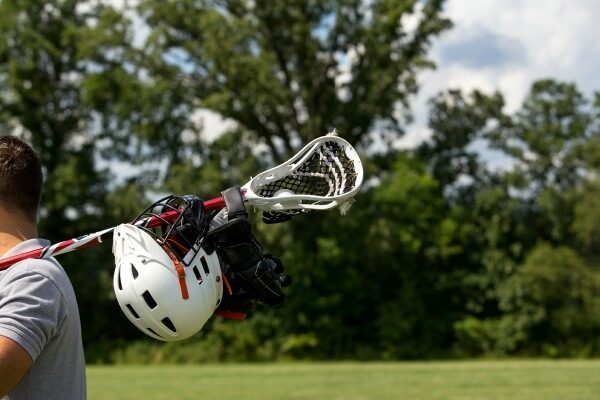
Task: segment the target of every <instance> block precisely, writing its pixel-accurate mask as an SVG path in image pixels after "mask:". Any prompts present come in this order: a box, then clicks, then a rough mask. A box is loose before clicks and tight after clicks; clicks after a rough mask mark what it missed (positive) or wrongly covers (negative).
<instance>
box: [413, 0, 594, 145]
mask: <svg viewBox="0 0 600 400" xmlns="http://www.w3.org/2000/svg"><path fill="white" fill-rule="evenodd" d="M445 14H446V15H447V16H448V17H449V18H450V19H451V20H452V21H453V23H454V27H453V28H452V29H451V30H450V31H448V32H446V33H445V34H443V35H442V36H441V37H440V38H438V39H436V40H435V42H434V46H433V48H432V49H431V53H430V56H431V57H432V58H433V59H434V61H436V63H437V65H438V68H437V70H435V71H428V72H425V73H423V74H422V75H421V76H420V82H421V83H422V89H421V91H420V93H419V95H418V96H417V97H416V98H415V99H414V102H413V111H414V112H415V123H414V124H412V125H411V126H409V127H408V128H407V132H408V134H407V137H412V138H413V139H414V138H415V137H420V138H422V137H423V136H424V135H423V132H427V130H426V128H425V126H426V124H427V111H428V108H429V107H428V105H427V100H428V99H429V98H431V97H432V96H434V95H435V94H436V93H438V92H439V91H441V90H445V89H448V88H461V89H465V90H472V89H475V88H477V89H481V90H483V91H486V92H491V91H494V90H499V91H500V92H502V94H503V95H504V97H505V100H506V103H507V107H506V111H508V112H512V111H515V110H516V109H518V108H519V107H520V105H521V102H522V101H523V99H524V97H525V95H526V94H527V92H528V90H529V86H530V85H531V83H532V82H533V81H535V80H536V79H541V78H547V77H551V78H555V79H559V80H564V81H571V82H575V83H576V84H577V85H578V87H579V89H580V90H581V91H582V92H583V93H584V94H586V95H588V96H589V95H590V94H591V93H593V92H594V91H595V90H600V73H599V72H598V71H600V40H598V39H597V36H598V33H600V29H599V28H598V27H597V25H598V21H600V2H599V1H597V0H575V1H568V0H546V1H544V2H540V1H535V0H524V1H520V0H487V1H472V0H450V1H449V2H448V3H447V5H446V10H445ZM461 46H463V47H462V48H461ZM514 47H518V49H513V48H514ZM515 51H516V53H515ZM484 57H487V58H484ZM490 60H492V61H493V62H490ZM407 141H408V142H411V143H414V140H408V139H402V141H401V142H405V143H406V142H407ZM414 144H415V145H416V144H417V143H414Z"/></svg>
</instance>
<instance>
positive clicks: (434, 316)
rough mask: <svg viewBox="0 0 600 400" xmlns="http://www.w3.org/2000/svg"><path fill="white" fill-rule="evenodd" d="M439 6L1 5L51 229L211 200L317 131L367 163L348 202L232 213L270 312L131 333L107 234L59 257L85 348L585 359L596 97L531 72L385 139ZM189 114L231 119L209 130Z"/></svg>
mask: <svg viewBox="0 0 600 400" xmlns="http://www.w3.org/2000/svg"><path fill="white" fill-rule="evenodd" d="M441 9H442V2H441V1H409V0H407V1H398V0H395V1H386V0H378V1H373V2H369V3H364V2H363V1H360V0H335V1H334V0H327V1H325V0H323V1H298V2H268V1H266V0H265V1H262V0H257V1H253V2H247V1H244V0H226V1H214V2H213V1H193V0H183V1H178V2H174V3H170V2H164V1H158V0H142V1H140V2H139V4H138V5H137V6H136V8H135V9H127V10H116V9H114V8H112V7H110V6H108V5H105V4H104V3H96V2H83V1H75V0H71V1H52V2H38V1H13V0H4V1H2V2H0V15H2V16H3V17H2V18H1V19H0V129H1V130H2V132H3V133H12V134H18V135H21V136H24V137H25V138H26V139H27V140H29V141H30V142H31V143H33V145H34V146H35V148H36V149H37V150H38V151H39V152H40V154H41V156H42V159H43V162H44V166H45V174H46V188H45V193H44V199H43V202H44V208H43V210H42V214H41V216H40V217H41V218H40V222H41V224H40V232H41V233H42V235H43V236H45V237H48V238H49V239H51V240H53V241H56V240H61V239H64V238H68V237H73V236H77V235H80V234H83V233H87V232H92V231H95V230H98V229H101V228H103V227H106V226H111V225H114V224H117V223H119V222H123V221H127V220H130V219H132V218H133V217H134V216H135V215H136V214H137V213H138V212H139V211H141V209H143V208H144V207H145V206H146V205H147V203H148V202H149V201H150V199H152V198H155V197H156V196H158V195H159V194H160V193H177V194H187V193H195V194H199V195H201V196H203V197H206V198H210V197H213V196H214V195H216V194H218V193H219V191H220V190H222V189H224V188H226V187H228V186H230V185H233V184H241V183H244V182H245V181H247V179H248V177H249V176H252V175H253V174H256V172H258V171H260V170H262V169H264V168H266V167H268V166H272V165H273V164H275V163H278V162H280V161H282V160H285V159H286V158H287V157H289V155H290V154H293V153H294V152H295V151H296V150H297V149H298V148H299V147H301V145H302V144H303V143H306V142H307V141H309V140H311V139H312V138H314V137H316V136H319V135H322V134H324V133H326V132H327V131H328V130H330V129H331V128H333V127H336V128H337V129H338V131H339V132H340V134H341V135H342V136H344V137H345V138H347V139H348V140H349V141H351V142H352V143H353V144H354V145H356V147H357V148H358V149H359V150H360V152H361V154H362V156H363V161H364V163H365V167H366V173H367V176H366V183H365V185H364V188H363V191H362V192H361V193H360V195H359V196H358V197H357V202H356V204H355V205H354V206H353V208H352V209H351V211H350V213H349V214H348V215H347V216H344V217H341V216H340V215H339V214H338V213H335V212H329V213H313V214H311V215H309V216H299V217H296V218H294V219H293V220H292V221H291V222H289V223H285V224H281V225H269V226H267V225H264V224H262V223H261V222H260V219H259V216H258V215H255V216H254V217H255V219H256V223H255V224H254V226H255V228H256V230H257V232H258V234H259V236H260V238H261V241H262V242H263V243H264V246H265V248H266V249H268V250H269V251H271V252H273V253H275V254H278V255H280V256H281V257H282V258H283V260H284V262H285V265H286V266H287V269H288V270H289V272H290V274H291V275H292V276H293V278H294V283H293V285H292V286H291V287H290V288H289V290H288V291H287V293H288V300H287V302H286V304H285V305H284V306H283V307H280V308H275V309H266V308H259V309H257V310H256V311H255V312H254V313H253V314H252V315H251V317H250V318H249V319H248V320H246V321H244V322H233V321H226V320H222V319H214V320H213V321H211V323H210V324H209V325H208V326H207V327H206V328H205V329H203V331H202V332H200V333H199V334H198V335H197V336H196V337H194V338H193V339H191V340H189V341H186V342H183V343H174V344H167V345H164V344H158V343H155V342H152V341H151V340H150V339H143V338H141V335H142V334H141V333H140V332H139V331H137V330H136V329H135V328H134V327H133V326H131V324H130V323H129V322H128V321H127V319H126V318H124V316H122V315H121V311H120V309H119V307H118V305H117V303H116V300H115V299H114V295H113V293H112V271H113V260H112V256H111V254H110V246H108V245H106V246H104V247H101V248H94V249H89V250H86V251H82V252H78V253H76V254H72V255H67V256H64V257H63V258H61V262H62V263H63V265H65V267H66V268H67V270H68V272H69V275H70V277H71V279H72V281H73V283H74V286H75V289H76V292H77V295H78V300H79V306H80V312H81V316H82V324H83V331H84V341H85V346H86V354H87V359H88V361H90V362H132V361H135V362H200V361H207V360H272V359H286V358H315V359H349V358H353V359H406V358H408V359H413V358H440V357H463V356H480V355H532V356H539V355H543V356H552V357H554V356H597V355H599V353H600V339H598V338H600V335H599V334H600V275H599V273H598V267H597V264H598V259H599V258H598V255H599V254H598V253H599V252H600V249H599V247H598V244H599V241H600V239H599V238H600V236H599V234H600V208H599V207H597V205H596V204H597V198H598V195H600V181H598V171H599V168H600V156H599V155H600V134H599V127H600V119H599V115H600V113H599V112H600V100H599V99H600V94H596V95H595V97H594V98H591V99H590V98H586V97H584V96H583V95H582V94H581V93H580V92H579V91H578V89H577V88H576V87H575V86H574V85H572V84H569V83H563V82H556V81H553V80H542V81H538V82H536V83H535V84H533V86H532V87H531V89H530V92H529V94H528V96H527V98H526V99H525V101H524V103H523V104H522V106H521V108H520V109H519V110H518V111H516V112H514V113H506V112H505V107H504V101H503V98H502V95H501V94H500V93H494V94H484V93H480V92H477V91H475V92H473V93H461V92H458V91H449V92H447V93H441V94H439V95H438V96H437V97H435V98H434V99H432V101H431V110H430V117H429V127H430V129H431V131H432V137H431V139H430V140H428V141H427V142H426V143H425V144H423V145H421V146H419V147H418V148H416V149H413V150H404V151H401V150H397V149H395V148H394V146H393V144H394V142H395V141H396V140H397V139H398V138H399V137H401V135H402V134H403V132H404V129H406V126H407V121H409V120H410V110H409V108H408V99H409V98H410V96H411V95H413V94H414V93H416V92H417V90H418V83H417V76H418V73H419V71H421V70H423V69H424V68H430V67H432V66H433V64H432V63H431V61H430V60H429V59H428V58H427V51H428V49H429V45H430V42H431V40H433V39H434V38H435V37H436V36H438V35H439V34H441V33H442V32H443V31H445V30H446V29H449V28H450V26H451V24H450V22H449V21H448V20H447V19H445V18H444V16H443V14H442V13H441ZM415 21H416V22H415ZM197 110H210V111H214V112H217V113H219V114H220V115H222V116H224V117H226V118H228V120H229V121H230V122H231V123H229V124H228V125H227V126H228V128H227V130H226V131H225V132H224V133H223V134H222V135H220V136H219V137H217V138H216V139H215V138H213V137H212V136H211V135H210V134H209V135H207V132H205V131H204V129H203V126H202V121H201V116H202V115H203V114H201V113H198V111H197ZM109 165H112V166H113V169H112V170H111V169H109V168H108V166H109ZM115 165H117V166H122V168H120V169H119V168H117V169H118V170H116V171H115V168H116V167H114V166H115Z"/></svg>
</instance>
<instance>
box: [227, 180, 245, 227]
mask: <svg viewBox="0 0 600 400" xmlns="http://www.w3.org/2000/svg"><path fill="white" fill-rule="evenodd" d="M222 194H223V199H224V200H225V206H226V207H227V220H228V221H231V220H234V219H237V218H240V219H248V213H247V212H246V207H245V206H244V198H243V197H242V192H241V190H240V188H239V186H233V187H230V188H229V189H227V190H225V191H224V192H222Z"/></svg>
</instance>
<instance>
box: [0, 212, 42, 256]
mask: <svg viewBox="0 0 600 400" xmlns="http://www.w3.org/2000/svg"><path fill="white" fill-rule="evenodd" d="M35 237H37V225H36V223H35V222H32V221H29V220H28V219H27V218H25V217H24V216H22V215H21V214H20V213H19V212H15V211H8V210H4V209H2V208H0V257H2V256H3V255H4V254H5V253H6V252H7V251H9V250H10V249H12V248H13V247H15V246H16V245H18V244H19V243H21V242H24V241H25V240H29V239H33V238H35Z"/></svg>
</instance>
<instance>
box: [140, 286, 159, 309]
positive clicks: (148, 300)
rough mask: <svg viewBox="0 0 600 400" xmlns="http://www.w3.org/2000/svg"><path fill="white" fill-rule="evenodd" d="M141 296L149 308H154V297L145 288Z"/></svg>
mask: <svg viewBox="0 0 600 400" xmlns="http://www.w3.org/2000/svg"><path fill="white" fill-rule="evenodd" d="M142 297H143V298H144V301H145V302H146V304H147V305H148V307H150V309H151V310H153V309H155V308H156V306H157V304H156V300H154V297H152V295H151V294H150V292H149V291H147V290H146V291H145V292H144V293H142Z"/></svg>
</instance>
